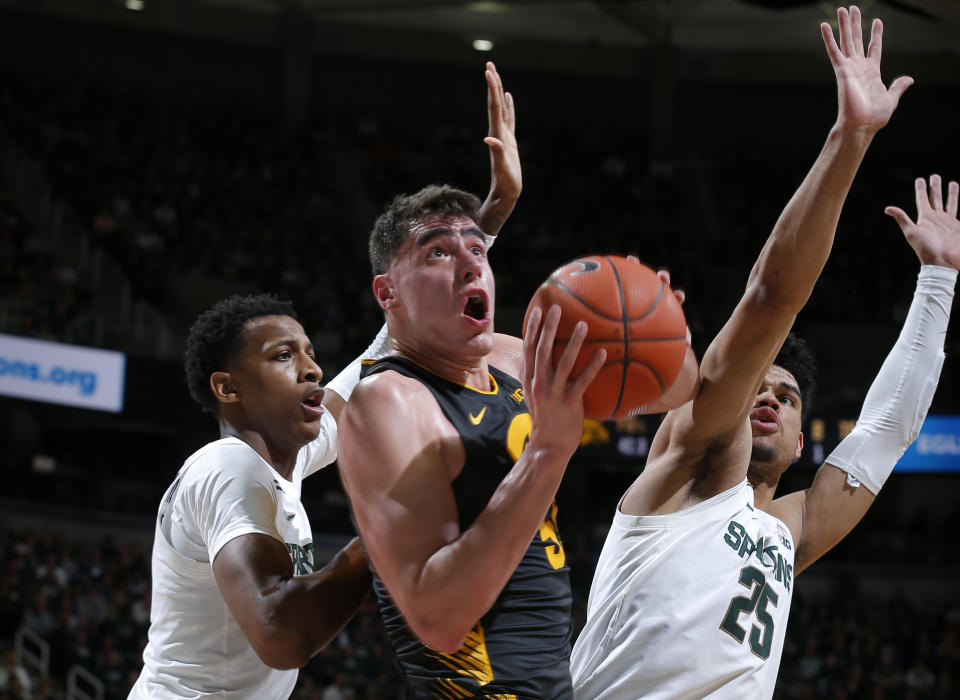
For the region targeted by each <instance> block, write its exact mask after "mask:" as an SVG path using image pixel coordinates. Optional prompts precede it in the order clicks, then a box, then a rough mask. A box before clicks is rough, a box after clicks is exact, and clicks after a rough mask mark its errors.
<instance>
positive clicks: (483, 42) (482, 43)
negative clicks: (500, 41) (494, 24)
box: [473, 39, 493, 51]
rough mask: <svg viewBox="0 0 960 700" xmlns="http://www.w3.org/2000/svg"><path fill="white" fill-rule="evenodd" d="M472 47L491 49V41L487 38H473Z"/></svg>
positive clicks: (481, 49)
mask: <svg viewBox="0 0 960 700" xmlns="http://www.w3.org/2000/svg"><path fill="white" fill-rule="evenodd" d="M473 48H474V49H476V50H477V51H493V42H492V41H490V40H489V39H474V40H473Z"/></svg>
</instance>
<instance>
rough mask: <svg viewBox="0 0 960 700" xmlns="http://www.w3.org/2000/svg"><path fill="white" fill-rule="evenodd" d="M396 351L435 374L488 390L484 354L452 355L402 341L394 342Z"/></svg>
mask: <svg viewBox="0 0 960 700" xmlns="http://www.w3.org/2000/svg"><path fill="white" fill-rule="evenodd" d="M394 347H395V349H396V352H397V353H398V354H400V355H403V356H404V357H407V358H409V359H411V360H413V361H414V362H416V363H417V364H418V365H420V366H421V367H425V368H426V369H428V370H430V371H431V372H433V373H434V374H436V375H439V376H441V377H443V378H444V379H449V380H450V381H452V382H456V383H457V384H463V385H465V386H468V387H471V388H473V389H479V390H480V391H489V390H490V389H491V386H490V369H489V366H488V364H487V358H486V355H479V356H476V357H468V356H464V357H453V356H450V355H449V354H446V353H444V352H443V351H442V350H440V349H438V348H430V347H417V346H413V345H406V344H404V343H402V342H396V343H395V344H394Z"/></svg>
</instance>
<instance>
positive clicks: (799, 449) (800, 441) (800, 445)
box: [793, 432, 803, 459]
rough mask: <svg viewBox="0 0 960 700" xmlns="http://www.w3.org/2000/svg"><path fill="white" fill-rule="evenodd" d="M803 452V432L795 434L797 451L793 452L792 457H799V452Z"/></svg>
mask: <svg viewBox="0 0 960 700" xmlns="http://www.w3.org/2000/svg"><path fill="white" fill-rule="evenodd" d="M801 452H803V433H802V432H801V433H799V434H798V435H797V451H796V452H795V453H794V455H793V458H794V459H800V453H801Z"/></svg>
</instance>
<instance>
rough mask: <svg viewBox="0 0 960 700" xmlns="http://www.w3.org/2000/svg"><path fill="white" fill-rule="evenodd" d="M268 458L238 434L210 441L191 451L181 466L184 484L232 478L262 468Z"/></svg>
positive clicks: (181, 477)
mask: <svg viewBox="0 0 960 700" xmlns="http://www.w3.org/2000/svg"><path fill="white" fill-rule="evenodd" d="M265 464H266V462H264V461H263V458H262V457H260V455H258V454H257V452H256V450H254V449H253V448H252V447H250V445H248V444H247V443H245V442H244V441H243V440H241V439H239V438H236V437H232V436H231V437H224V438H220V439H219V440H214V441H213V442H209V443H207V444H206V445H204V446H203V447H201V448H200V449H199V450H197V451H196V452H194V453H193V454H192V455H190V456H189V457H188V458H187V460H186V461H185V462H184V463H183V467H182V468H181V469H180V474H179V478H180V479H181V483H182V484H186V483H190V482H204V481H210V480H213V479H230V478H235V477H236V476H238V475H240V474H247V473H251V472H258V471H262V468H263V465H265Z"/></svg>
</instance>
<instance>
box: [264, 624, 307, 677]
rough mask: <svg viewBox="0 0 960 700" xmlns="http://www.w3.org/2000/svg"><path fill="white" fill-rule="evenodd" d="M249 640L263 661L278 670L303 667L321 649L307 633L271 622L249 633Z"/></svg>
mask: <svg viewBox="0 0 960 700" xmlns="http://www.w3.org/2000/svg"><path fill="white" fill-rule="evenodd" d="M247 641H249V642H250V646H251V647H252V648H253V650H254V652H256V654H257V656H258V657H260V660H261V661H262V662H263V663H265V664H266V665H267V666H269V667H270V668H275V669H277V670H278V671H289V670H291V669H294V668H301V667H303V666H305V665H306V663H307V662H308V661H309V660H310V657H311V656H313V654H314V653H315V652H317V651H320V650H319V649H315V648H313V646H312V645H311V640H310V639H308V638H307V636H306V635H304V634H301V633H299V632H296V631H294V630H290V629H283V628H281V627H279V626H276V625H271V624H265V625H263V626H262V628H261V629H260V630H258V631H257V632H255V633H254V634H252V635H251V634H248V635H247Z"/></svg>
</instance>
